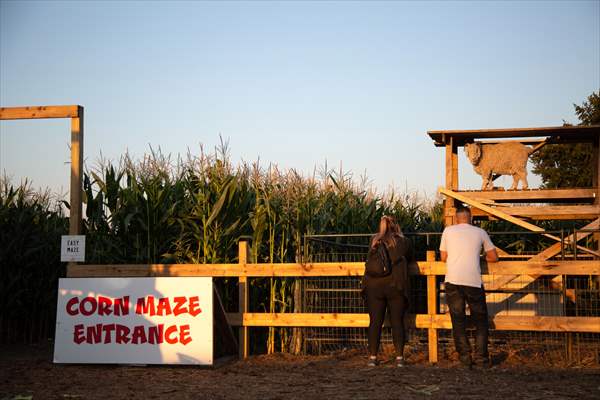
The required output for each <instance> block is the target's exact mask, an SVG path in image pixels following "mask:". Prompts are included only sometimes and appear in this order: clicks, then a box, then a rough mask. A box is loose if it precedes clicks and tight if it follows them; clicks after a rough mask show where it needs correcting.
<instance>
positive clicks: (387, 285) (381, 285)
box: [365, 278, 408, 356]
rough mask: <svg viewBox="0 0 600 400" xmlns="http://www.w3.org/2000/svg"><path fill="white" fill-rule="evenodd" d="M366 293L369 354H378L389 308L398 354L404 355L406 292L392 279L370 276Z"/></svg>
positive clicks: (393, 337)
mask: <svg viewBox="0 0 600 400" xmlns="http://www.w3.org/2000/svg"><path fill="white" fill-rule="evenodd" d="M365 295H366V301H367V309H368V310H369V335H368V338H369V355H371V356H375V355H377V351H378V350H379V342H380V340H381V330H382V328H383V321H384V319H385V312H386V309H389V311H390V322H391V324H392V339H393V341H394V347H395V349H396V355H398V356H402V355H403V353H404V340H405V339H404V314H405V313H406V308H407V306H408V302H407V301H406V297H405V296H404V292H402V291H400V290H398V289H396V288H395V287H393V286H392V285H391V281H390V279H387V278H370V279H369V282H368V284H367V285H366V287H365Z"/></svg>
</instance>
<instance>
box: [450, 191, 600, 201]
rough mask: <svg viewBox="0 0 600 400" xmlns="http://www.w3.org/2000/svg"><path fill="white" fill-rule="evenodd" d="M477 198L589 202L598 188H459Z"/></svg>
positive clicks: (465, 194) (489, 199)
mask: <svg viewBox="0 0 600 400" xmlns="http://www.w3.org/2000/svg"><path fill="white" fill-rule="evenodd" d="M457 192H458V193H460V194H462V195H463V196H466V197H469V198H471V199H475V200H486V201H494V202H496V203H588V204H591V203H593V202H594V200H595V199H596V193H598V188H575V189H572V188H569V189H528V190H457Z"/></svg>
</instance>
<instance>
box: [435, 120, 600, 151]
mask: <svg viewBox="0 0 600 400" xmlns="http://www.w3.org/2000/svg"><path fill="white" fill-rule="evenodd" d="M427 134H428V135H429V137H431V139H433V141H434V144H435V145H436V146H444V145H445V144H447V143H448V141H449V140H456V141H460V143H464V142H465V141H468V140H474V139H482V138H484V139H502V138H527V137H553V138H555V137H560V138H561V139H562V138H566V139H575V138H578V139H580V140H589V139H590V138H594V137H597V136H600V125H588V126H583V125H574V126H547V127H538V128H508V129H466V130H465V129H460V130H431V131H427Z"/></svg>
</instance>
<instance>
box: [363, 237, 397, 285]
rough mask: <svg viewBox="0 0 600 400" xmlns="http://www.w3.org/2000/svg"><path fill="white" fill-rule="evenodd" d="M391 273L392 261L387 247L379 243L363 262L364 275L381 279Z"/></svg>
mask: <svg viewBox="0 0 600 400" xmlns="http://www.w3.org/2000/svg"><path fill="white" fill-rule="evenodd" d="M391 273H392V260H391V259H390V254H389V253H388V249H387V246H386V245H385V243H383V242H379V244H378V245H377V247H376V248H375V249H371V250H370V251H369V255H368V256H367V261H366V262H365V275H368V276H371V277H374V278H382V277H384V276H388V275H390V274H391Z"/></svg>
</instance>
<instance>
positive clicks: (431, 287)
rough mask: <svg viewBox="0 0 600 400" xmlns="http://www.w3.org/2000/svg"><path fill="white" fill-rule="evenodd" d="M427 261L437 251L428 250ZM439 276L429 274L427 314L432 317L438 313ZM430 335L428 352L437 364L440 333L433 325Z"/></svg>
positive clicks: (431, 360)
mask: <svg viewBox="0 0 600 400" xmlns="http://www.w3.org/2000/svg"><path fill="white" fill-rule="evenodd" d="M427 261H429V262H434V261H435V251H427ZM437 289H438V288H437V276H435V275H428V276H427V314H429V317H430V318H433V317H434V316H435V315H436V314H437V296H438V290H437ZM427 337H428V350H429V351H428V353H429V362H430V363H432V364H435V363H437V362H438V334H437V330H436V329H435V328H433V327H431V328H429V329H428V330H427Z"/></svg>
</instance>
